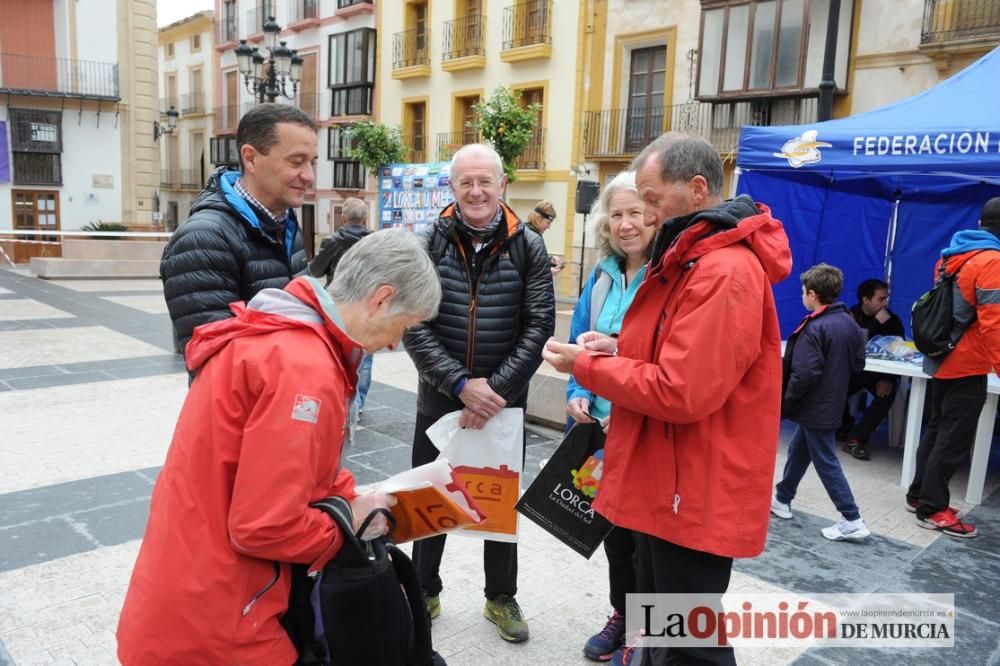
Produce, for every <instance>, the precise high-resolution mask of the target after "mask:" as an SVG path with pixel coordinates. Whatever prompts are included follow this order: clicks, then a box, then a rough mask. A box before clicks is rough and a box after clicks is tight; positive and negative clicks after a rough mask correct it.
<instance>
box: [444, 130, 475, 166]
mask: <svg viewBox="0 0 1000 666" xmlns="http://www.w3.org/2000/svg"><path fill="white" fill-rule="evenodd" d="M480 141H482V135H481V134H480V133H479V130H477V129H473V128H471V127H468V128H466V129H464V130H461V131H459V132H439V133H438V135H437V158H438V160H440V161H444V160H450V159H451V156H452V155H454V154H455V152H456V151H458V149H459V148H461V147H462V146H465V145H467V144H470V143H479V142H480Z"/></svg>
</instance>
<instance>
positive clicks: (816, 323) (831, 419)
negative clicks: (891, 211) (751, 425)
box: [771, 264, 871, 541]
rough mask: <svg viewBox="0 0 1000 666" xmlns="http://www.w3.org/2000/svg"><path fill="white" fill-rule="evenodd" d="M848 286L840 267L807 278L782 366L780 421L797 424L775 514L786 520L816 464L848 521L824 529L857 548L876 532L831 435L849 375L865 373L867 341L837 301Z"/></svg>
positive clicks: (818, 267)
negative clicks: (860, 507) (802, 315)
mask: <svg viewBox="0 0 1000 666" xmlns="http://www.w3.org/2000/svg"><path fill="white" fill-rule="evenodd" d="M843 287H844V274H843V273H842V272H841V271H840V269H839V268H836V267H834V266H829V265H827V264H817V265H816V266H813V267H812V268H810V269H809V270H807V271H806V272H805V273H803V274H802V304H803V305H804V306H805V308H806V310H809V314H808V315H806V317H805V319H803V320H802V323H801V324H799V327H798V328H796V329H795V331H794V332H793V333H792V334H791V335H790V336H788V343H787V344H786V346H785V358H784V363H783V369H784V372H783V384H784V391H783V395H782V416H783V417H784V418H786V419H789V420H791V421H794V422H795V423H796V424H798V427H797V428H796V429H795V433H794V434H793V435H792V439H791V440H790V441H789V442H788V457H787V459H786V460H785V471H784V472H783V473H782V476H781V481H780V482H779V483H778V485H776V486H775V489H774V499H773V501H772V502H771V513H772V514H774V515H775V516H776V517H778V518H782V519H784V520H788V519H790V518H791V517H792V510H791V501H792V500H793V499H794V498H795V492H796V491H797V490H798V487H799V482H801V481H802V477H803V476H804V475H805V473H806V470H808V469H809V463H810V462H811V463H812V464H813V466H814V467H815V468H816V474H818V475H819V478H820V481H822V482H823V487H824V488H826V493H827V495H829V496H830V499H831V500H833V504H834V506H836V507H837V511H839V512H840V514H841V515H842V516H843V518H844V519H843V520H842V521H840V522H838V523H836V524H835V525H832V526H830V527H824V528H823V530H822V533H823V536H825V537H826V538H827V539H830V540H831V541H860V540H862V539H864V538H866V537H868V536H869V535H870V534H871V532H870V531H869V530H868V527H867V526H865V521H864V520H862V519H861V513H860V512H859V511H858V505H857V504H856V503H855V502H854V495H853V493H851V486H850V484H848V482H847V477H845V476H844V470H843V469H841V467H840V460H839V459H838V458H837V445H836V442H835V441H834V431H835V430H836V428H837V424H838V423H839V422H840V418H841V416H843V413H844V404H843V402H844V400H845V396H846V395H847V393H846V392H847V385H848V383H849V382H850V378H851V375H852V374H855V373H858V372H860V371H861V369H862V368H864V367H865V336H864V333H863V332H862V331H861V328H860V327H859V326H858V325H857V323H856V322H855V321H854V320H853V319H852V318H851V316H850V314H849V313H848V311H847V307H846V306H845V305H844V304H843V303H841V302H840V301H837V297H838V296H839V295H840V291H841V289H843Z"/></svg>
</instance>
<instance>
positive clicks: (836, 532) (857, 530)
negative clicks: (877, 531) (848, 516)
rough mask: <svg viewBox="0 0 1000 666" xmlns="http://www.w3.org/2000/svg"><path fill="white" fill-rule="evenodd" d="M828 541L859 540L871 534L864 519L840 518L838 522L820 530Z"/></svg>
mask: <svg viewBox="0 0 1000 666" xmlns="http://www.w3.org/2000/svg"><path fill="white" fill-rule="evenodd" d="M820 531H821V532H822V533H823V536H825V537H826V538H827V539H829V540H830V541H861V540H863V539H867V538H868V537H869V536H871V531H870V530H869V529H868V527H867V526H866V525H865V521H863V520H861V519H860V518H858V519H857V520H842V521H840V522H839V523H836V524H834V525H830V526H829V527H824V528H823V529H822V530H820Z"/></svg>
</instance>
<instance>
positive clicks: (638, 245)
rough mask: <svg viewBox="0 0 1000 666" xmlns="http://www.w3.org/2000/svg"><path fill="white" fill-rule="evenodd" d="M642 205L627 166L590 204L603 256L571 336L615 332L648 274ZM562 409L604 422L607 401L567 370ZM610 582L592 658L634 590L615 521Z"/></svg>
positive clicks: (606, 648)
mask: <svg viewBox="0 0 1000 666" xmlns="http://www.w3.org/2000/svg"><path fill="white" fill-rule="evenodd" d="M644 210H645V206H644V205H643V203H642V199H640V198H639V193H638V191H637V189H636V185H635V173H634V172H632V171H626V172H623V173H620V174H618V175H617V176H615V178H614V180H612V181H611V182H610V183H608V186H607V187H605V188H604V191H603V192H602V193H601V196H600V197H599V198H598V200H597V202H596V203H595V204H594V210H593V215H594V228H595V231H596V235H597V239H598V249H599V251H600V255H601V260H600V261H599V262H598V264H597V266H595V267H594V270H593V272H592V273H591V274H590V278H589V279H588V280H587V285H586V286H585V287H584V289H583V292H582V293H581V294H580V299H579V300H578V301H577V303H576V309H575V310H574V311H573V321H572V323H571V324H570V341H571V342H572V341H574V340H576V337H577V336H578V335H580V334H581V333H585V332H587V331H600V332H601V333H604V334H607V335H618V332H619V331H620V330H621V327H622V321H623V320H624V319H625V312H626V311H627V310H628V308H629V306H630V305H631V304H632V299H633V298H634V297H635V293H636V291H637V290H638V289H639V284H640V283H641V282H642V280H643V278H644V277H645V275H646V263H647V262H648V261H649V255H650V252H651V250H652V247H653V237H654V236H655V234H656V231H655V229H654V228H653V227H647V226H646V225H645V224H643V211H644ZM566 400H567V402H566V412H567V413H568V414H569V416H570V419H571V420H572V421H573V422H576V423H594V422H595V421H599V422H601V424H602V425H604V426H605V429H606V427H607V419H608V417H609V416H610V414H611V403H609V402H608V401H607V400H605V399H604V398H602V397H601V396H598V395H594V394H593V393H591V392H590V391H588V390H587V389H585V388H583V387H582V386H580V385H579V384H577V383H576V380H575V379H574V378H573V377H572V376H571V377H570V378H569V386H568V387H567V391H566ZM604 550H605V553H607V556H608V575H609V578H610V582H611V606H612V607H613V609H614V612H613V613H612V615H611V617H609V618H608V622H607V624H606V625H605V626H604V629H602V630H601V631H600V632H598V633H597V634H595V635H593V636H591V637H590V639H589V640H588V641H587V644H586V645H585V646H584V648H583V652H584V655H586V656H587V657H588V658H590V659H595V660H598V661H607V660H608V659H610V658H611V656H612V654H613V653H614V652H615V651H616V650H618V649H620V648H621V647H622V645H623V642H624V637H625V595H626V594H628V593H630V592H635V565H634V564H633V561H632V553H633V552H634V550H635V545H634V542H633V541H632V533H631V532H630V531H629V530H625V529H621V528H619V527H615V528H614V529H613V530H612V531H611V533H610V534H609V535H608V537H607V539H605V540H604Z"/></svg>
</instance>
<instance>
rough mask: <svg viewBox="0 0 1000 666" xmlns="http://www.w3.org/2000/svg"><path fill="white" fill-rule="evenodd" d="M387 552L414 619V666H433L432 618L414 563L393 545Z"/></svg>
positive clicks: (388, 545) (387, 546)
mask: <svg viewBox="0 0 1000 666" xmlns="http://www.w3.org/2000/svg"><path fill="white" fill-rule="evenodd" d="M386 551H387V552H388V554H389V557H390V559H391V560H392V566H393V568H394V569H395V570H396V578H397V580H399V584H400V585H401V586H402V588H403V592H404V594H405V595H406V601H407V604H408V605H409V607H410V615H411V617H412V618H413V661H412V662H411V663H412V664H413V666H431V664H432V663H433V656H432V655H433V654H434V653H433V640H432V637H431V618H430V616H429V615H428V614H427V604H426V603H425V602H424V595H423V592H422V591H421V589H420V579H419V577H418V576H417V569H416V567H415V566H413V561H412V560H411V559H410V558H409V557H407V555H406V553H404V552H403V551H402V550H400V549H399V548H397V547H396V546H395V545H393V544H391V543H390V544H386Z"/></svg>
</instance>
